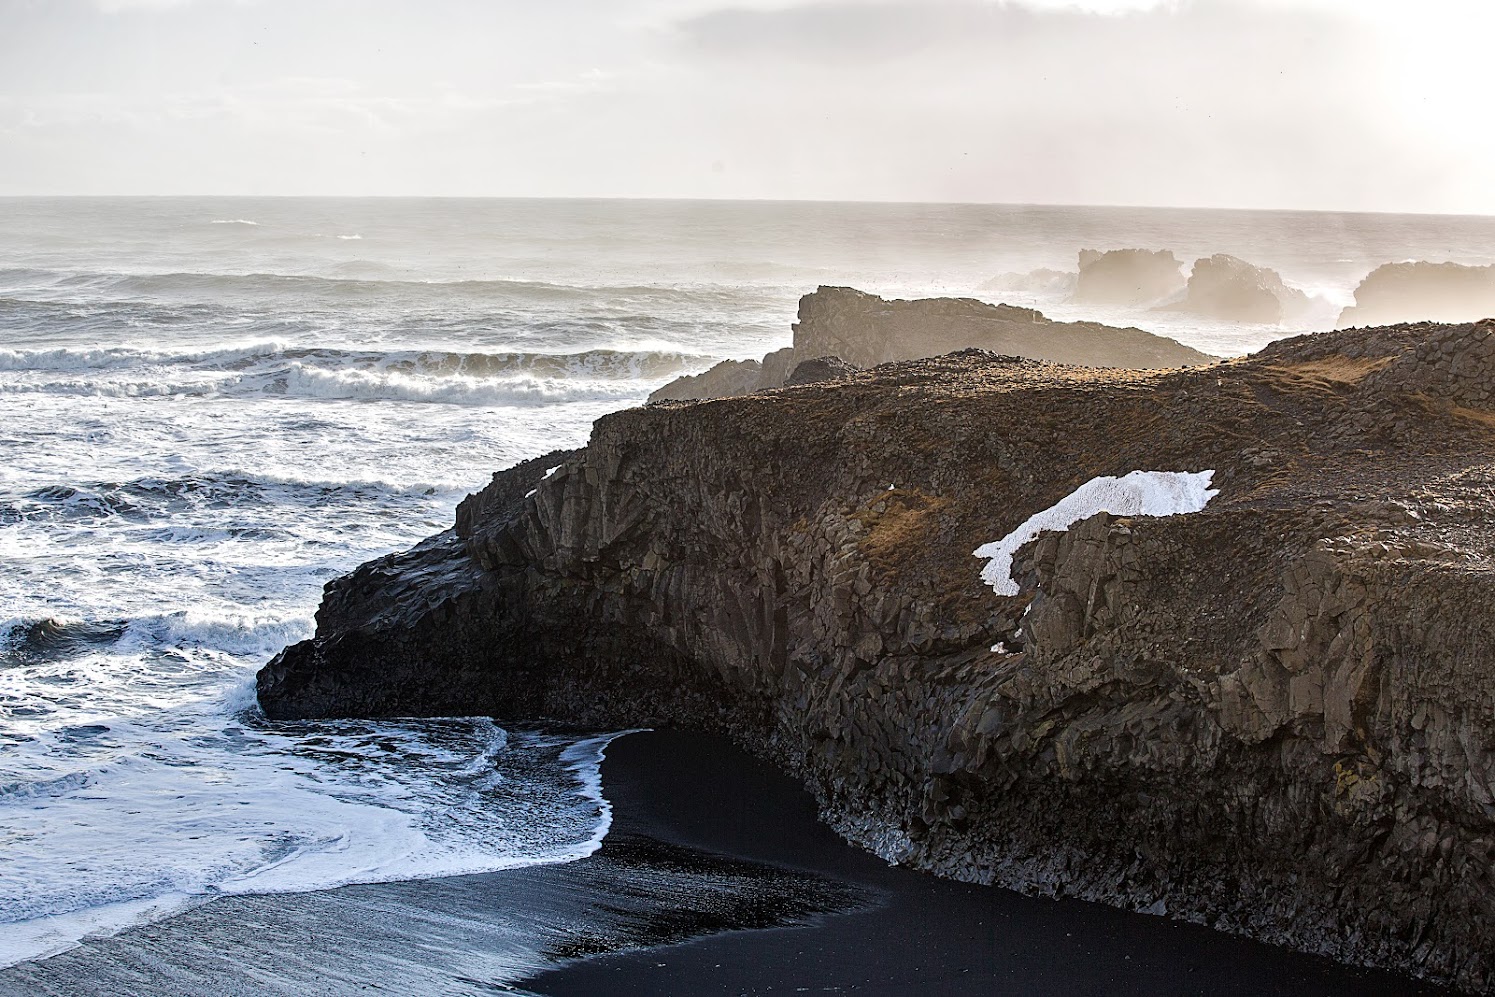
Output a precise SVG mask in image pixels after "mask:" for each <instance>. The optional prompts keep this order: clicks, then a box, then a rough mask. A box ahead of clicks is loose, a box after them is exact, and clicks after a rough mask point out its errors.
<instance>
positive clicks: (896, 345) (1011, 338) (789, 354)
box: [649, 287, 1216, 402]
mask: <svg viewBox="0 0 1495 997" xmlns="http://www.w3.org/2000/svg"><path fill="white" fill-rule="evenodd" d="M963 349H983V350H991V351H993V352H997V353H1002V354H1006V355H1010V356H1019V357H1028V358H1030V359H1034V360H1048V361H1052V362H1054V363H1066V364H1080V365H1083V366H1087V367H1130V368H1136V369H1153V368H1161V367H1183V366H1188V365H1190V364H1200V363H1208V362H1210V361H1212V360H1214V359H1216V358H1215V357H1212V356H1210V355H1209V354H1206V353H1201V352H1199V351H1198V350H1195V349H1191V348H1190V347H1187V346H1184V345H1182V344H1181V343H1178V342H1175V341H1174V340H1172V339H1168V338H1166V337H1164V336H1158V335H1154V334H1153V333H1150V332H1144V331H1142V330H1141V329H1118V328H1115V327H1112V326H1107V325H1101V324H1099V323H1097V322H1055V321H1053V320H1051V319H1048V318H1045V317H1044V316H1043V314H1042V313H1040V312H1036V311H1034V310H1033V309H1031V308H1017V307H1014V306H1012V305H990V304H987V303H986V302H984V301H977V300H975V299H974V298H923V299H919V300H915V301H902V300H891V301H890V300H887V299H884V298H880V297H878V296H877V295H875V294H867V293H866V292H864V291H857V290H854V289H852V288H849V287H821V288H819V289H818V290H816V291H815V292H813V293H811V294H807V295H805V296H804V297H803V298H801V299H800V302H799V320H798V321H797V322H795V323H794V345H793V346H792V347H789V348H788V349H787V350H778V351H776V352H774V353H770V354H769V355H768V356H767V357H765V358H764V362H763V364H762V365H761V367H759V368H757V370H756V374H757V378H756V381H754V380H753V377H752V376H751V375H752V371H751V370H750V368H748V367H747V366H745V365H744V364H743V363H741V362H736V361H727V362H724V363H721V364H718V365H717V366H715V367H713V368H711V370H708V371H707V372H706V373H705V374H701V375H698V376H697V377H695V378H679V379H677V380H675V381H672V382H670V383H669V384H667V385H665V386H664V387H663V388H660V389H659V390H658V391H656V392H654V394H652V395H650V396H649V400H650V401H651V402H653V401H667V400H672V399H677V400H683V399H704V398H725V397H728V396H730V395H735V394H747V393H749V392H751V391H762V390H765V389H768V388H777V387H781V386H783V385H784V383H785V381H786V380H787V379H788V375H789V373H790V372H791V371H792V370H793V369H794V368H795V367H796V366H797V365H798V364H800V363H803V362H804V361H806V360H814V359H818V358H822V357H839V358H840V359H842V360H844V361H846V362H847V363H849V364H851V365H852V366H854V367H876V366H877V365H879V364H884V363H891V362H894V361H898V360H916V359H919V358H921V357H935V356H941V355H943V354H946V353H952V352H955V351H956V350H963ZM748 363H751V361H748Z"/></svg>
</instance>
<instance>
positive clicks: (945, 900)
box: [521, 733, 1445, 997]
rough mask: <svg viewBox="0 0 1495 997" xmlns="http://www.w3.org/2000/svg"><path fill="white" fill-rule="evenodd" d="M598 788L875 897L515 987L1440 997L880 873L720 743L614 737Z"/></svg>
mask: <svg viewBox="0 0 1495 997" xmlns="http://www.w3.org/2000/svg"><path fill="white" fill-rule="evenodd" d="M603 785H604V787H605V789H606V792H607V795H608V798H609V799H610V800H612V801H613V804H614V807H615V809H616V812H617V814H618V824H617V826H618V827H619V828H620V829H625V828H626V829H627V830H628V831H630V832H632V833H638V834H644V835H648V836H650V837H653V838H656V839H659V840H662V841H669V842H674V843H677V844H681V845H687V846H692V847H697V848H702V849H706V850H709V851H712V852H715V853H718V854H726V855H732V856H738V857H742V858H747V859H752V860H755V861H761V862H768V863H776V864H783V865H788V866H791V867H795V868H799V869H805V870H811V871H813V872H815V873H817V874H819V875H822V876H826V877H830V878H833V879H837V880H840V881H842V882H847V883H851V884H855V885H857V886H859V887H861V888H862V889H864V890H867V891H869V893H871V894H872V895H873V896H874V897H875V898H876V899H875V900H874V902H873V903H872V904H871V905H869V906H867V907H865V908H863V909H860V910H855V911H852V912H849V913H844V914H839V915H835V916H830V917H824V918H821V919H820V920H819V921H818V922H817V923H816V924H814V925H813V926H809V927H798V928H779V929H772V930H764V931H752V932H734V933H729V934H718V935H715V936H710V937H705V938H699V939H696V940H693V941H690V942H686V943H684V944H677V945H673V946H670V947H667V948H654V949H650V950H648V951H642V952H639V951H635V952H625V953H619V954H613V955H608V956H602V957H599V958H595V959H591V960H587V961H583V962H578V963H571V964H569V965H566V966H563V967H561V968H558V969H555V970H552V971H549V972H546V973H543V974H540V975H538V976H536V977H533V978H531V979H529V980H527V981H525V982H524V983H522V984H521V986H522V987H524V988H525V989H526V990H529V991H531V992H533V993H537V994H544V995H547V997H570V995H597V994H614V995H629V994H639V995H643V994H649V995H682V997H684V995H690V994H717V993H720V994H769V993H797V992H808V993H855V994H862V995H874V994H876V995H912V994H920V995H947V994H948V995H956V994H1034V995H1039V994H1124V993H1146V994H1157V995H1163V994H1211V995H1218V994H1283V995H1294V997H1306V995H1310V994H1357V995H1371V994H1409V993H1443V992H1445V991H1442V990H1439V989H1436V988H1431V987H1426V986H1422V985H1419V984H1417V983H1415V982H1414V981H1411V980H1408V979H1405V978H1401V977H1396V976H1392V975H1390V974H1384V973H1373V972H1368V971H1362V970H1356V969H1351V968H1347V967H1343V966H1339V965H1337V964H1335V963H1332V962H1330V961H1328V960H1325V959H1318V958H1313V957H1309V956H1303V955H1297V954H1294V953H1291V952H1287V951H1285V950H1282V949H1278V948H1274V947H1271V946H1266V945H1260V944H1257V943H1254V942H1250V941H1247V940H1244V939H1240V938H1235V937H1232V936H1228V935H1223V934H1220V933H1217V932H1214V931H1210V930H1207V929H1204V928H1200V927H1196V926H1194V925H1187V924H1179V923H1175V922H1172V921H1168V920H1165V919H1163V918H1157V917H1149V916H1146V915H1141V914H1131V913H1126V912H1123V911H1119V910H1115V909H1113V908H1110V907H1105V906H1101V905H1098V904H1088V903H1082V902H1079V901H1053V900H1047V899H1040V898H1031V897H1025V896H1022V895H1021V894H1018V893H1014V892H1011V891H1008V890H1000V889H994V888H989V887H979V886H967V885H962V884H958V883H952V882H948V881H945V880H939V879H936V878H934V877H932V876H927V875H924V874H921V873H917V872H913V871H911V870H907V869H899V868H893V867H889V866H887V865H886V864H884V863H883V862H881V861H880V860H878V859H876V858H875V857H873V856H871V855H870V854H868V853H866V852H863V851H861V850H859V849H855V848H852V847H850V846H849V845H846V844H845V843H844V842H842V841H841V840H840V839H839V838H838V837H836V836H835V834H833V833H832V832H831V831H830V830H829V829H828V828H826V827H825V826H824V825H822V824H820V823H819V822H817V821H816V820H815V810H814V805H813V802H812V801H811V799H810V797H809V795H808V794H807V793H805V792H804V791H803V790H802V789H800V788H799V787H798V786H797V785H796V784H794V783H793V782H792V781H791V780H789V779H787V778H784V777H783V776H781V775H779V774H778V773H777V772H775V771H774V770H773V769H771V768H770V767H769V766H767V765H764V764H762V763H760V762H758V761H756V760H754V759H752V758H750V757H748V756H746V755H744V754H743V753H742V752H739V751H737V750H735V749H733V748H732V747H731V746H730V745H728V744H727V743H725V742H724V741H721V740H718V739H714V738H703V737H699V736H693V735H684V734H675V733H650V734H645V735H634V736H629V737H626V738H623V739H621V740H619V741H616V742H614V743H613V744H612V746H611V747H610V748H609V750H608V758H607V761H606V763H605V764H604V766H603Z"/></svg>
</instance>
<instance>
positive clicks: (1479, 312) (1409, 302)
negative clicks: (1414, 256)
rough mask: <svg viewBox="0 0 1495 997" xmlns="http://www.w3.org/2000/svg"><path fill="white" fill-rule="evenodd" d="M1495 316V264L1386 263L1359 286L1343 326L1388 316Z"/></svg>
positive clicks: (1417, 318) (1381, 320) (1404, 319)
mask: <svg viewBox="0 0 1495 997" xmlns="http://www.w3.org/2000/svg"><path fill="white" fill-rule="evenodd" d="M1490 316H1495V266H1484V267H1471V266H1464V265H1463V264H1459V263H1427V262H1424V261H1421V260H1419V261H1417V262H1415V263H1387V264H1386V265H1385V266H1380V267H1377V268H1376V269H1375V270H1372V271H1371V272H1370V275H1369V276H1367V277H1366V278H1365V279H1364V280H1363V281H1361V282H1360V286H1359V287H1357V288H1356V289H1355V304H1354V305H1352V306H1351V307H1349V308H1346V309H1345V310H1344V311H1343V312H1341V313H1340V315H1339V325H1340V327H1341V328H1347V327H1349V326H1356V325H1382V324H1385V323H1388V322H1423V321H1429V322H1469V321H1473V320H1475V319H1481V318H1488V317H1490Z"/></svg>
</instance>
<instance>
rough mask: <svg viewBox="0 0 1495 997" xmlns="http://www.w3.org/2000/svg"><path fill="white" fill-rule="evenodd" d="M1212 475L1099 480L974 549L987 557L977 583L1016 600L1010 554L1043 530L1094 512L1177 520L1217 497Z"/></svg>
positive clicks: (1141, 474)
mask: <svg viewBox="0 0 1495 997" xmlns="http://www.w3.org/2000/svg"><path fill="white" fill-rule="evenodd" d="M1214 474H1215V472H1214V471H1198V472H1193V471H1133V472H1132V473H1131V474H1128V475H1126V476H1125V477H1121V478H1115V477H1110V476H1107V475H1102V476H1101V477H1098V478H1091V479H1090V480H1089V481H1087V482H1085V483H1084V484H1083V485H1081V486H1080V487H1079V488H1076V489H1075V490H1074V491H1073V492H1071V493H1070V494H1068V495H1066V496H1065V497H1064V498H1062V499H1060V500H1059V501H1058V502H1056V503H1055V504H1054V505H1051V506H1049V507H1048V508H1047V509H1044V510H1043V511H1042V512H1036V513H1034V514H1033V515H1031V516H1029V517H1028V518H1027V520H1025V521H1024V522H1023V524H1022V525H1021V526H1019V527H1018V528H1017V529H1015V530H1013V531H1012V532H1011V533H1009V534H1007V535H1006V536H1005V537H1003V538H1002V539H1001V540H996V541H993V542H992V543H989V544H983V545H982V546H980V547H977V548H976V549H975V550H974V551H973V552H972V553H974V554H975V556H976V557H985V558H989V559H990V560H988V561H987V562H986V567H984V568H982V569H981V580H982V581H983V582H986V584H988V585H990V586H991V587H992V588H993V589H994V590H995V591H996V593H997V594H998V595H1017V593H1018V588H1017V582H1015V581H1013V580H1012V555H1013V554H1015V553H1017V549H1018V548H1019V547H1021V546H1022V545H1023V544H1025V543H1027V542H1028V541H1029V540H1032V539H1033V538H1034V537H1036V536H1038V534H1040V533H1042V532H1044V531H1045V530H1067V529H1069V528H1070V527H1071V526H1073V525H1074V524H1075V523H1078V522H1080V521H1081V520H1084V519H1089V518H1090V517H1091V516H1094V515H1095V514H1096V513H1098V512H1109V513H1111V514H1112V515H1114V516H1178V515H1182V514H1184V513H1189V512H1199V511H1200V510H1201V509H1203V508H1204V507H1205V506H1206V505H1208V504H1209V500H1210V499H1212V498H1214V497H1215V496H1216V495H1218V494H1220V491H1219V489H1217V488H1214V489H1212V488H1210V487H1209V484H1210V479H1211V478H1212V477H1214Z"/></svg>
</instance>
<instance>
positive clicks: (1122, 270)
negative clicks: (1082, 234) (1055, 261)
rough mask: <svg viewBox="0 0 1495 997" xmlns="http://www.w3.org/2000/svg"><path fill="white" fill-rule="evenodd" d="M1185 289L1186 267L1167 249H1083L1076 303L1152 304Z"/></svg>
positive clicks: (1076, 286) (1076, 287)
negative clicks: (1184, 273) (1184, 272)
mask: <svg viewBox="0 0 1495 997" xmlns="http://www.w3.org/2000/svg"><path fill="white" fill-rule="evenodd" d="M1183 289H1184V275H1183V265H1182V264H1181V263H1180V262H1179V260H1178V257H1176V256H1174V255H1173V254H1172V253H1171V252H1169V251H1168V250H1166V249H1160V250H1148V249H1110V250H1106V251H1104V252H1102V251H1100V250H1095V249H1082V250H1080V275H1079V277H1078V278H1077V279H1076V281H1075V293H1074V299H1073V300H1075V301H1079V302H1084V303H1086V304H1095V305H1139V306H1140V305H1151V304H1156V303H1158V302H1159V301H1163V300H1166V299H1168V298H1171V297H1173V296H1174V295H1176V294H1178V293H1179V292H1180V291H1182V290H1183Z"/></svg>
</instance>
